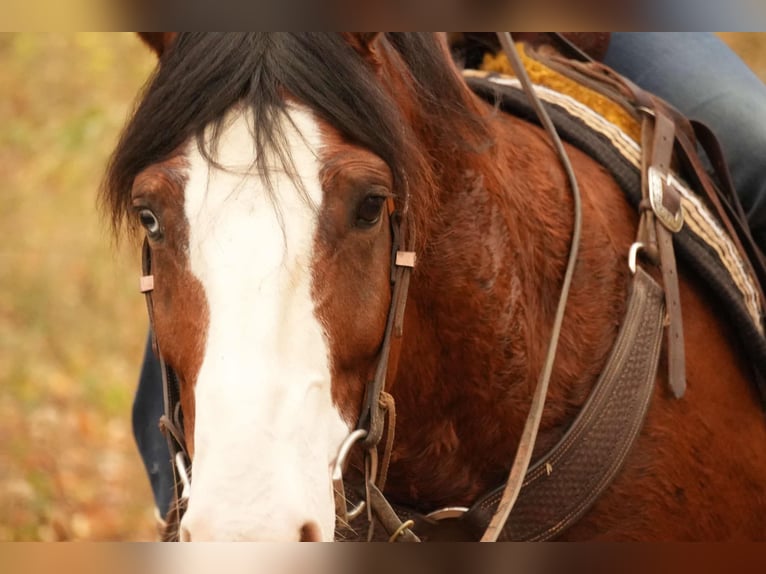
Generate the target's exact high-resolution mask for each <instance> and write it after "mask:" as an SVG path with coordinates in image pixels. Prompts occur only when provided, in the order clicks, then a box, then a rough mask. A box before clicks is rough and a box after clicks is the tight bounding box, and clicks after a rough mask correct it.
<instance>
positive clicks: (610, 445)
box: [463, 268, 665, 541]
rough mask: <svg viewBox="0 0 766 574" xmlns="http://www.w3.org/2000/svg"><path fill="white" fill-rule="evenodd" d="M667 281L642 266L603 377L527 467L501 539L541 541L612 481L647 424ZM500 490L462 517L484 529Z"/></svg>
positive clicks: (568, 523) (565, 525)
mask: <svg viewBox="0 0 766 574" xmlns="http://www.w3.org/2000/svg"><path fill="white" fill-rule="evenodd" d="M664 312H665V311H664V304H663V294H662V289H661V288H660V287H659V285H658V284H657V282H656V281H654V279H652V278H651V276H650V275H649V274H648V273H646V272H645V271H643V270H642V269H641V268H638V269H637V271H636V274H635V276H634V279H633V281H632V285H631V287H630V298H629V300H628V304H627V309H626V314H625V320H624V321H623V324H622V327H621V328H620V332H619V334H618V335H617V339H616V340H615V343H614V346H613V347H612V351H611V353H610V356H609V359H608V360H607V363H606V365H605V366H604V369H603V370H602V373H601V376H600V377H599V379H598V382H597V383H596V385H595V386H594V388H593V390H592V391H591V394H590V396H589V397H588V400H587V402H586V403H585V405H584V406H583V408H582V410H581V411H580V414H579V415H578V417H577V419H576V420H575V422H574V423H573V424H572V426H571V427H570V428H569V430H568V431H567V433H566V434H565V435H564V437H563V438H562V439H561V440H560V441H559V443H558V444H557V445H556V446H554V447H553V448H552V449H551V450H550V452H548V453H547V454H546V455H545V456H543V457H541V458H540V459H538V460H537V461H536V462H535V464H534V466H532V468H530V469H529V472H528V473H527V475H526V477H525V480H524V486H523V489H522V491H521V495H520V496H519V500H518V501H517V503H516V506H515V507H514V509H513V511H512V512H511V516H510V519H509V521H508V525H507V526H506V528H505V529H504V530H503V533H502V536H501V538H500V540H518V541H522V540H523V541H542V540H550V539H552V538H555V537H556V536H558V535H559V534H561V533H562V532H563V531H564V530H566V529H567V528H568V527H569V526H571V525H572V524H574V523H575V522H576V521H577V520H578V519H579V518H581V517H582V516H583V515H584V514H585V512H586V511H587V510H588V509H589V508H590V507H591V506H592V505H593V503H594V502H595V501H596V500H597V499H598V497H599V496H600V495H601V493H602V492H603V491H604V490H605V489H606V488H607V486H609V484H611V482H612V481H613V480H614V478H615V476H616V475H617V473H618V472H619V470H620V468H621V467H622V464H623V462H624V461H625V458H626V457H627V455H628V453H629V452H630V449H631V447H632V446H633V444H634V442H635V439H636V437H637V436H638V434H639V431H640V430H641V428H642V425H643V421H644V418H645V415H646V411H647V409H648V406H649V401H650V399H651V396H652V390H653V388H654V382H655V380H656V375H657V366H658V362H659V356H660V348H661V343H662V334H663V318H664ZM498 493H499V491H498V490H496V491H494V492H492V493H490V494H489V495H487V496H486V497H484V498H483V499H481V500H479V501H478V502H476V503H475V504H474V505H473V507H472V508H471V509H470V510H469V511H468V513H466V515H465V516H464V518H463V520H464V521H465V522H467V523H468V524H469V528H470V530H472V531H473V532H476V533H478V532H480V531H481V528H482V525H483V524H484V523H485V520H486V515H487V509H489V508H492V506H493V505H494V504H496V501H497V499H498Z"/></svg>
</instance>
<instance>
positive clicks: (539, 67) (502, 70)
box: [481, 44, 641, 142]
mask: <svg viewBox="0 0 766 574" xmlns="http://www.w3.org/2000/svg"><path fill="white" fill-rule="evenodd" d="M518 48H519V49H518V52H519V54H520V55H521V59H522V62H523V63H524V68H525V69H526V70H527V74H528V75H529V79H530V80H531V81H532V83H534V84H539V85H541V86H545V87H547V88H550V89H551V90H554V91H556V92H560V93H562V94H566V95H568V96H570V97H572V98H574V99H575V100H577V101H578V102H580V103H581V104H583V105H584V106H587V107H589V108H590V109H592V110H593V111H594V112H596V113H597V114H599V115H601V116H603V117H604V118H606V119H607V120H608V121H609V122H610V123H612V124H614V125H616V126H617V127H619V128H620V129H621V130H622V131H623V132H625V133H626V134H627V135H629V136H630V137H631V138H633V140H634V141H637V142H638V141H641V125H640V124H639V122H638V121H637V120H636V119H635V118H633V116H631V115H630V114H629V113H628V112H627V111H626V110H625V109H624V108H623V107H622V106H621V105H620V104H618V103H616V102H613V101H612V100H610V99H609V98H607V97H606V96H603V95H602V94H599V93H598V92H596V91H594V90H591V89H590V88H587V87H585V86H583V85H581V84H578V83H577V82H576V81H574V80H572V79H570V78H567V77H566V76H564V75H563V74H560V73H559V72H557V71H556V70H553V69H551V68H549V67H547V66H546V65H545V64H543V63H542V62H540V61H538V60H535V59H533V58H530V57H529V56H528V55H527V54H526V52H525V50H524V45H523V44H519V45H518ZM481 70H483V71H485V72H497V73H499V74H505V75H507V76H513V75H514V73H513V69H512V68H511V64H510V62H508V57H507V56H506V55H505V54H503V53H500V54H489V53H487V54H485V55H484V60H483V62H482V64H481Z"/></svg>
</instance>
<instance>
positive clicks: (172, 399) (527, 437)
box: [141, 33, 664, 542]
mask: <svg viewBox="0 0 766 574" xmlns="http://www.w3.org/2000/svg"><path fill="white" fill-rule="evenodd" d="M498 37H499V39H500V42H501V44H502V46H503V49H504V50H505V52H506V55H507V56H508V59H509V61H510V62H511V63H512V65H513V66H514V70H515V72H516V74H517V76H518V78H519V79H520V80H521V82H522V84H523V86H524V89H525V91H526V92H527V94H528V95H529V98H530V100H531V102H532V105H533V107H534V109H535V110H536V112H537V114H538V117H539V119H540V122H541V123H542V125H543V127H544V128H545V130H546V131H547V132H548V134H549V135H550V137H551V141H552V144H553V147H554V148H555V150H556V153H557V155H558V157H559V159H560V161H561V163H562V165H563V167H564V170H565V172H566V174H567V178H568V182H569V186H570V188H571V193H572V195H573V200H574V201H573V204H574V226H573V234H572V240H571V246H570V252H569V258H568V262H567V267H566V271H565V275H564V280H563V284H562V288H561V294H560V298H559V301H558V306H557V311H556V315H555V319H554V325H553V328H552V331H551V335H550V341H549V345H548V352H547V355H546V359H545V363H544V366H543V369H542V371H541V373H540V376H539V379H538V382H537V386H536V388H535V391H534V394H533V398H532V402H531V406H530V410H529V414H528V416H527V419H526V422H525V425H524V430H523V432H522V436H521V439H520V443H519V446H518V449H517V451H516V455H515V459H514V461H513V464H512V465H511V468H510V471H509V474H508V478H507V480H506V482H505V485H504V486H503V487H501V488H499V489H497V490H495V491H493V492H490V493H488V494H487V495H486V496H485V497H482V499H480V500H479V502H477V503H476V505H475V506H474V507H473V508H471V509H470V510H469V509H462V508H459V509H450V508H447V509H442V510H440V511H437V512H436V513H432V514H431V515H429V516H428V517H427V518H434V519H435V520H436V521H438V520H440V519H441V518H445V517H446V518H455V517H457V516H462V515H464V514H465V516H466V517H477V516H479V518H477V519H476V520H475V521H474V523H473V524H472V528H471V530H472V535H471V537H472V538H473V539H479V538H480V539H481V540H482V541H496V540H498V538H501V537H503V533H504V531H506V529H507V528H508V518H509V516H510V515H511V511H512V510H513V508H514V504H515V503H516V501H517V499H518V498H519V494H520V492H521V491H522V487H525V488H526V487H527V486H528V485H529V484H530V476H532V477H534V476H535V475H538V478H539V477H540V476H543V475H544V474H546V473H547V475H548V476H550V474H551V470H550V469H551V468H553V462H554V461H555V462H556V464H558V461H559V460H561V459H562V458H566V456H567V454H568V453H570V452H574V451H576V450H577V449H576V448H575V447H573V446H572V443H573V441H574V438H572V436H573V435H572V432H571V431H570V433H568V434H567V435H566V436H565V439H567V440H565V441H563V446H562V445H561V444H560V445H557V447H555V448H554V449H553V451H551V453H549V455H550V456H548V457H547V458H545V462H544V467H542V469H543V470H542V471H541V467H540V464H539V463H538V464H536V465H535V467H533V468H532V470H531V471H530V462H531V460H532V453H533V450H534V446H535V440H536V438H537V433H538V430H539V425H540V420H541V418H542V412H543V409H544V405H545V397H546V393H547V389H548V384H549V381H550V378H551V374H552V371H553V364H554V362H555V357H556V350H557V345H558V341H559V335H560V331H561V324H562V321H563V317H564V311H565V309H566V303H567V298H568V293H569V288H570V285H571V281H572V276H573V273H574V268H575V264H576V261H577V254H578V249H579V244H580V229H581V221H582V213H581V204H580V193H579V188H578V185H577V180H576V177H575V175H574V170H573V168H572V165H571V163H570V161H569V158H568V156H567V153H566V151H565V149H564V146H563V144H562V143H561V140H560V138H559V136H558V134H557V133H556V130H555V128H554V127H553V123H552V122H551V120H550V118H549V117H548V114H547V113H546V111H545V109H544V108H543V106H542V105H541V104H540V102H539V100H538V98H537V96H536V94H535V93H534V89H533V88H532V86H531V82H530V81H529V78H528V77H527V74H526V72H525V70H524V67H523V65H522V64H521V61H520V59H519V57H518V54H517V53H516V49H515V47H514V46H513V39H512V37H511V35H510V34H509V33H498ZM387 211H388V218H389V227H390V232H391V237H392V252H391V303H390V308H389V312H388V317H387V321H386V327H385V331H384V334H383V340H382V343H381V348H380V353H379V357H378V362H377V367H376V369H375V373H374V376H373V378H372V380H371V381H369V382H368V384H367V386H366V390H365V395H364V399H363V403H362V408H361V412H360V417H359V421H358V424H357V426H356V428H355V430H354V431H352V432H351V433H350V434H349V436H348V437H347V438H346V440H345V441H344V443H343V444H342V445H341V448H340V450H339V453H338V457H337V459H336V463H335V466H334V469H333V476H332V479H333V487H334V490H335V503H336V515H337V517H338V519H339V521H340V522H341V523H343V524H351V523H354V524H356V523H357V522H358V521H359V520H360V519H362V518H364V517H363V514H364V513H366V523H367V525H368V534H367V539H368V540H371V539H373V537H374V526H375V524H376V523H378V524H380V525H382V527H383V529H384V530H385V531H386V537H387V538H388V540H389V541H412V542H417V541H420V537H419V536H418V535H417V534H416V533H415V531H416V530H417V528H416V525H417V526H420V525H421V524H423V523H424V522H425V523H427V525H430V526H433V524H434V520H426V521H423V520H422V519H421V517H420V516H419V515H417V514H416V513H411V512H409V511H407V509H403V508H396V509H394V507H393V506H392V504H391V503H390V502H389V501H388V500H387V499H386V497H385V496H384V495H383V491H384V488H385V482H386V476H387V473H388V464H389V460H390V456H391V451H392V447H393V441H394V431H395V426H396V415H395V403H394V400H393V398H392V397H391V395H389V394H388V393H387V392H386V388H387V387H388V386H389V385H390V384H391V382H392V381H393V380H394V379H395V377H396V373H397V369H398V364H399V357H400V352H401V345H402V337H403V324H404V314H405V306H406V303H407V293H408V288H409V282H410V277H411V273H412V270H413V268H414V267H415V264H416V255H415V253H414V252H413V251H412V250H411V245H410V238H409V236H408V233H407V217H406V215H407V198H406V195H405V198H404V201H403V205H402V209H401V210H398V209H397V207H396V205H395V202H394V200H393V199H390V200H389V201H388V202H387ZM660 233H662V232H660ZM663 238H664V237H663ZM634 251H635V252H634ZM637 251H638V248H636V249H635V250H632V254H631V255H632V262H633V263H635V257H636V252H637ZM632 271H634V277H635V278H637V279H636V281H635V282H634V285H633V289H632V291H633V293H634V296H635V295H636V293H637V294H638V296H637V297H633V298H632V299H631V300H633V299H634V298H637V299H641V300H642V301H643V300H644V299H646V300H651V301H654V302H655V304H654V307H656V309H655V310H654V312H653V316H656V315H657V314H658V313H659V315H660V320H659V321H656V320H655V321H652V322H651V323H652V325H654V323H658V324H659V326H658V327H653V328H652V332H653V333H654V331H659V333H660V334H661V332H662V321H661V319H662V315H663V314H664V308H663V306H662V304H661V303H662V302H661V301H660V303H659V304H656V299H657V297H656V296H647V295H646V293H647V292H649V293H650V294H655V295H656V293H655V291H654V289H655V288H657V286H656V283H654V281H653V280H652V279H651V277H649V275H648V274H646V273H645V272H643V271H642V270H641V269H638V273H636V271H635V269H634V268H633V267H632ZM652 285H653V286H654V287H652ZM647 286H648V287H647ZM153 288H154V277H153V275H152V271H151V248H150V246H149V243H148V241H147V240H145V241H144V246H143V276H142V278H141V291H142V292H143V293H144V294H145V296H146V303H147V310H148V314H149V319H150V323H151V325H152V333H154V329H153V326H154V317H153V306H152V296H151V293H152V290H153ZM660 298H661V297H660ZM642 304H643V303H636V306H637V307H636V310H634V311H633V314H634V315H635V316H636V317H640V316H641V315H642V314H645V313H643V311H644V307H641V305H642ZM629 307H630V306H629ZM629 316H630V313H629ZM636 320H638V319H636ZM626 321H627V320H626ZM631 329H632V324H631ZM631 329H627V330H628V331H631ZM623 330H625V329H623ZM632 331H637V329H632ZM621 334H622V333H621ZM633 335H634V334H633V333H632V332H631V333H629V334H628V335H626V338H625V340H624V341H623V343H622V346H621V347H620V346H619V345H616V346H615V347H616V348H617V347H620V349H618V351H617V352H616V353H615V354H616V355H618V359H619V360H622V361H624V360H626V359H625V357H626V356H627V354H628V353H627V351H626V349H628V348H630V347H631V345H632V343H631V341H633V339H630V338H629V336H633ZM657 337H658V336H657V335H656V334H654V336H653V339H652V342H651V343H650V344H649V346H650V347H651V348H652V349H654V348H655V347H656V352H653V353H650V354H651V357H650V361H649V367H648V371H650V372H648V373H642V376H643V378H642V381H645V380H649V382H650V384H651V382H652V381H653V378H654V373H655V372H656V366H657V359H658V355H659V343H657ZM621 340H622V339H621ZM153 342H154V350H155V353H156V355H157V357H158V358H159V360H160V364H161V367H162V380H163V395H164V403H165V405H164V407H165V414H164V415H163V416H162V417H161V419H160V427H161V428H162V430H163V432H164V433H165V435H166V438H167V440H168V447H169V450H170V453H171V456H172V458H173V463H174V464H173V470H174V473H175V479H176V480H175V484H176V489H175V490H176V492H175V495H176V497H175V498H176V504H175V505H174V507H173V508H172V509H171V511H170V513H169V514H168V517H167V526H166V528H165V533H164V535H163V539H165V540H177V539H178V531H179V528H178V527H179V525H180V521H181V518H182V516H183V513H184V511H185V507H186V503H187V501H188V494H189V485H190V481H191V472H190V465H191V461H190V458H189V456H188V452H187V449H186V441H185V438H184V435H183V414H182V412H181V406H180V390H179V385H178V379H177V377H176V375H175V373H174V372H173V370H172V368H170V366H169V365H167V364H166V363H165V361H164V360H163V358H162V352H161V349H160V347H159V344H158V342H157V340H156V337H154V336H153ZM618 362H619V361H618ZM652 364H653V366H652ZM611 365H612V361H611V360H610V362H609V365H608V367H609V366H611ZM607 370H609V369H608V368H607V369H605V371H607ZM609 392H611V391H607V390H603V391H602V392H601V395H599V393H596V392H594V395H599V396H601V397H602V398H601V399H600V400H602V401H603V400H604V399H603V396H606V397H609V396H611V395H610V394H609ZM599 396H597V397H596V398H597V399H598V398H599ZM637 401H638V403H639V404H641V405H643V410H642V411H641V413H640V414H641V420H642V419H643V412H645V409H646V404H647V403H648V397H647V396H646V393H644V394H642V395H641V397H639V398H638V399H637ZM591 402H592V401H590V400H589V401H588V403H589V404H590V403H591ZM594 402H596V403H598V402H599V401H598V400H595V401H594ZM589 417H590V415H588V416H585V417H583V416H581V417H578V420H580V419H581V418H585V419H588V418H589ZM590 418H592V417H590ZM587 422H588V421H587V420H586V423H587ZM583 424H585V423H583ZM633 426H634V427H636V428H632V429H631V432H630V433H628V434H627V435H626V438H625V441H624V445H623V447H621V450H623V451H627V449H628V448H629V446H630V445H631V444H632V441H633V440H634V439H635V436H636V435H637V433H638V429H639V427H640V421H639V422H638V423H636V424H634V425H633ZM588 428H590V427H587V426H582V425H581V427H580V428H579V429H578V427H577V421H576V423H575V424H574V425H573V429H575V431H576V432H575V433H574V434H575V435H576V434H577V433H580V435H583V434H586V433H587V429H588ZM583 429H585V430H583ZM384 435H385V441H383V439H384ZM567 441H569V442H567ZM381 442H383V445H382V449H379V447H380V446H381ZM355 446H359V447H361V448H362V449H363V452H364V471H363V474H364V483H363V485H362V486H361V487H358V486H357V487H355V488H353V490H352V491H351V492H348V493H347V492H346V487H347V486H349V485H348V483H344V478H343V474H344V470H345V469H344V467H345V463H346V461H347V458H348V455H349V453H350V451H351V450H352V449H353V448H354V447H355ZM559 447H561V448H559ZM557 449H558V450H557ZM379 451H381V452H382V453H381V454H380V456H379ZM625 454H626V452H624V453H623V454H622V456H620V457H618V461H617V463H616V465H615V463H611V466H612V467H615V468H613V469H611V467H610V469H611V470H608V472H606V471H605V472H606V474H608V475H609V476H612V477H613V476H614V474H615V473H616V471H617V469H618V468H619V463H621V462H622V460H623V459H624V456H625ZM541 472H542V474H541ZM562 476H565V475H562ZM606 484H608V482H607V483H606ZM606 484H605V485H603V486H600V487H599V488H595V489H594V490H593V491H592V492H589V493H588V496H589V497H591V498H592V495H593V492H597V493H600V492H601V491H602V490H603V488H605V486H606ZM528 490H529V489H528ZM352 501H355V504H353V505H351V506H350V503H351V502H352ZM591 503H592V500H590V498H588V497H585V498H584V499H583V501H582V502H578V506H577V509H576V510H572V511H571V512H569V514H568V515H567V517H566V518H565V519H561V520H559V519H556V520H557V521H558V522H557V524H558V527H557V528H555V529H553V535H555V533H558V532H560V531H561V529H562V528H563V527H565V526H564V525H569V524H571V522H572V521H573V520H576V519H577V518H579V516H581V515H582V513H583V512H584V511H585V510H587V507H589V505H590V504H591ZM408 517H409V518H408ZM403 518H404V520H403ZM554 522H555V521H554ZM543 530H545V529H543ZM549 530H550V529H549ZM546 532H547V531H546ZM539 539H546V536H542V537H541V538H539Z"/></svg>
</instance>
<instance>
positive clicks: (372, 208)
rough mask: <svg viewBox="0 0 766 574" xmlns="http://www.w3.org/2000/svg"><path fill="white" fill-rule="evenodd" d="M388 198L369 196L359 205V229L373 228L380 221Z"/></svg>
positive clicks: (357, 223)
mask: <svg viewBox="0 0 766 574" xmlns="http://www.w3.org/2000/svg"><path fill="white" fill-rule="evenodd" d="M385 201H386V198H385V197H384V196H381V195H368V196H367V197H365V198H364V199H363V200H362V202H361V203H360V204H359V207H358V208H357V211H356V226H357V227H362V228H365V227H372V226H373V225H375V224H376V223H377V222H378V220H379V219H380V211H381V208H382V207H383V203H384V202H385Z"/></svg>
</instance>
